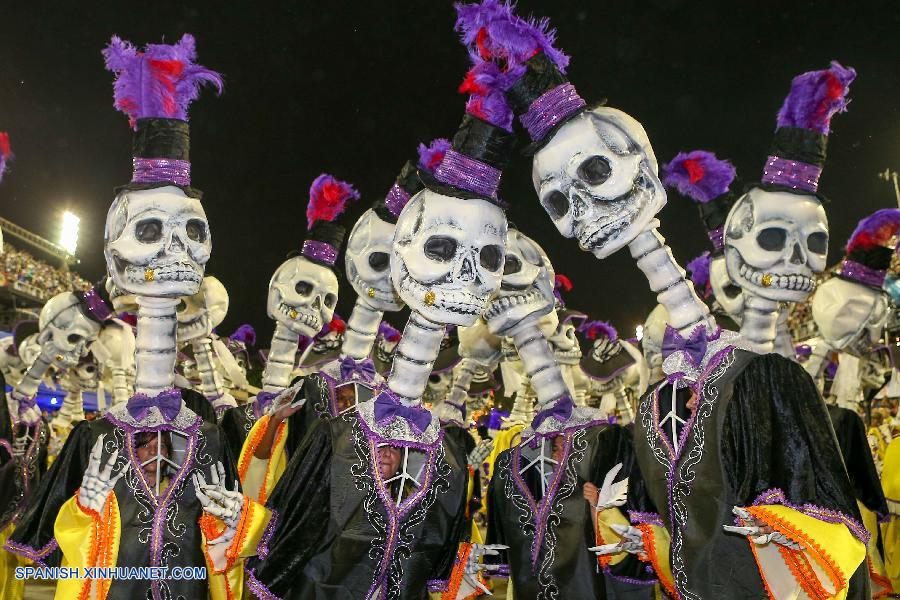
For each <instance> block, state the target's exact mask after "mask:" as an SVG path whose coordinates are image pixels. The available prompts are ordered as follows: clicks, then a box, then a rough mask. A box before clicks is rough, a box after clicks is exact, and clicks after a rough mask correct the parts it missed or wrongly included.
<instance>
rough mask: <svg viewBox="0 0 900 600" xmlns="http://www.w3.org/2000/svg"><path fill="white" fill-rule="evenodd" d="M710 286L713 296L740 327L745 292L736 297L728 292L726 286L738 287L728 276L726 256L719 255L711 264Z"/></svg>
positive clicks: (740, 292) (741, 291)
mask: <svg viewBox="0 0 900 600" xmlns="http://www.w3.org/2000/svg"><path fill="white" fill-rule="evenodd" d="M709 285H710V287H711V288H712V291H713V296H715V298H716V302H718V303H719V306H721V307H722V308H723V309H724V310H725V312H726V313H728V316H729V317H731V319H732V320H733V321H734V322H735V323H737V324H738V325H740V323H741V317H742V315H743V314H744V291H743V289H741V288H738V289H740V291H739V292H738V294H737V295H736V296H731V295H729V294H728V292H726V286H728V285H731V286H733V287H735V288H737V287H738V286H737V285H735V283H734V282H733V281H732V280H731V278H730V277H729V276H728V270H727V268H726V266H725V256H724V255H721V254H720V255H717V256H716V257H714V258H713V259H712V260H711V261H710V263H709Z"/></svg>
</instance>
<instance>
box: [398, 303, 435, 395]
mask: <svg viewBox="0 0 900 600" xmlns="http://www.w3.org/2000/svg"><path fill="white" fill-rule="evenodd" d="M443 338H444V326H443V325H441V324H439V323H435V322H433V321H430V320H429V319H428V318H427V317H425V316H423V315H421V314H420V313H418V312H417V311H413V312H412V313H411V314H410V315H409V320H408V321H407V323H406V327H404V328H403V337H402V338H400V342H399V343H398V344H397V349H396V350H395V351H394V367H393V370H392V371H391V375H390V377H389V378H388V387H389V388H390V389H391V391H392V392H394V393H395V394H396V395H397V396H399V397H400V401H401V402H403V403H404V404H408V405H412V404H420V403H421V401H422V394H423V392H424V391H425V386H426V385H427V383H428V376H429V375H430V374H431V366H432V365H433V364H434V361H435V360H436V359H437V357H438V353H439V352H440V349H441V340H442V339H443Z"/></svg>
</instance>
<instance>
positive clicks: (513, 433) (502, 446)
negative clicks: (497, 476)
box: [484, 425, 525, 481]
mask: <svg viewBox="0 0 900 600" xmlns="http://www.w3.org/2000/svg"><path fill="white" fill-rule="evenodd" d="M524 428H525V426H524V425H513V426H512V427H510V428H509V429H501V430H500V431H498V432H497V436H496V437H495V438H494V449H493V450H492V451H491V453H490V455H489V456H488V457H487V459H486V460H485V461H484V462H485V463H487V465H488V471H487V479H488V481H490V479H491V476H492V475H493V474H494V463H496V462H497V458H498V457H499V456H500V453H501V452H503V451H504V450H507V449H509V448H512V446H513V444H515V443H516V442H517V441H518V438H519V434H520V433H522V430H523V429H524Z"/></svg>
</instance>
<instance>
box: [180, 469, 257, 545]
mask: <svg viewBox="0 0 900 600" xmlns="http://www.w3.org/2000/svg"><path fill="white" fill-rule="evenodd" d="M192 477H193V480H194V492H195V493H196V495H197V500H199V502H200V506H202V507H203V510H204V511H205V512H207V513H209V514H211V515H212V516H214V517H218V518H219V519H221V520H222V522H223V523H225V529H226V530H225V532H224V533H223V534H222V535H221V536H219V537H218V538H216V539H215V540H208V541H207V543H208V544H209V545H210V546H214V545H217V544H222V543H225V542H229V541H231V539H232V538H234V534H235V533H236V532H237V526H238V522H239V521H240V518H241V510H242V508H243V506H244V495H243V494H242V493H241V492H240V491H238V490H239V489H240V488H239V484H238V482H237V480H235V482H234V489H233V490H229V489H228V488H227V487H225V466H224V465H223V464H222V463H221V462H218V463H216V465H215V466H214V467H212V468H211V469H210V470H209V478H210V483H207V482H206V478H205V477H204V476H203V473H202V472H197V473H194V474H193V475H192Z"/></svg>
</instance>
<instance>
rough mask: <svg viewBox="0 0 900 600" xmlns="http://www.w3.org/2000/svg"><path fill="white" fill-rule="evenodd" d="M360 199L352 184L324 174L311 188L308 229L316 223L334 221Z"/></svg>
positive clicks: (316, 179)
mask: <svg viewBox="0 0 900 600" xmlns="http://www.w3.org/2000/svg"><path fill="white" fill-rule="evenodd" d="M359 198H360V195H359V192H358V191H356V188H354V187H353V185H352V184H350V183H347V182H346V181H341V180H340V179H336V178H335V177H332V176H331V175H329V174H327V173H322V174H321V175H319V176H318V177H316V178H315V179H314V180H313V182H312V185H311V186H309V202H308V203H307V205H306V222H307V227H308V228H312V226H313V223H315V222H316V221H334V220H335V219H336V218H338V216H340V215H341V214H342V213H343V212H344V209H346V208H347V204H349V203H350V202H352V201H355V200H359Z"/></svg>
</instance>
